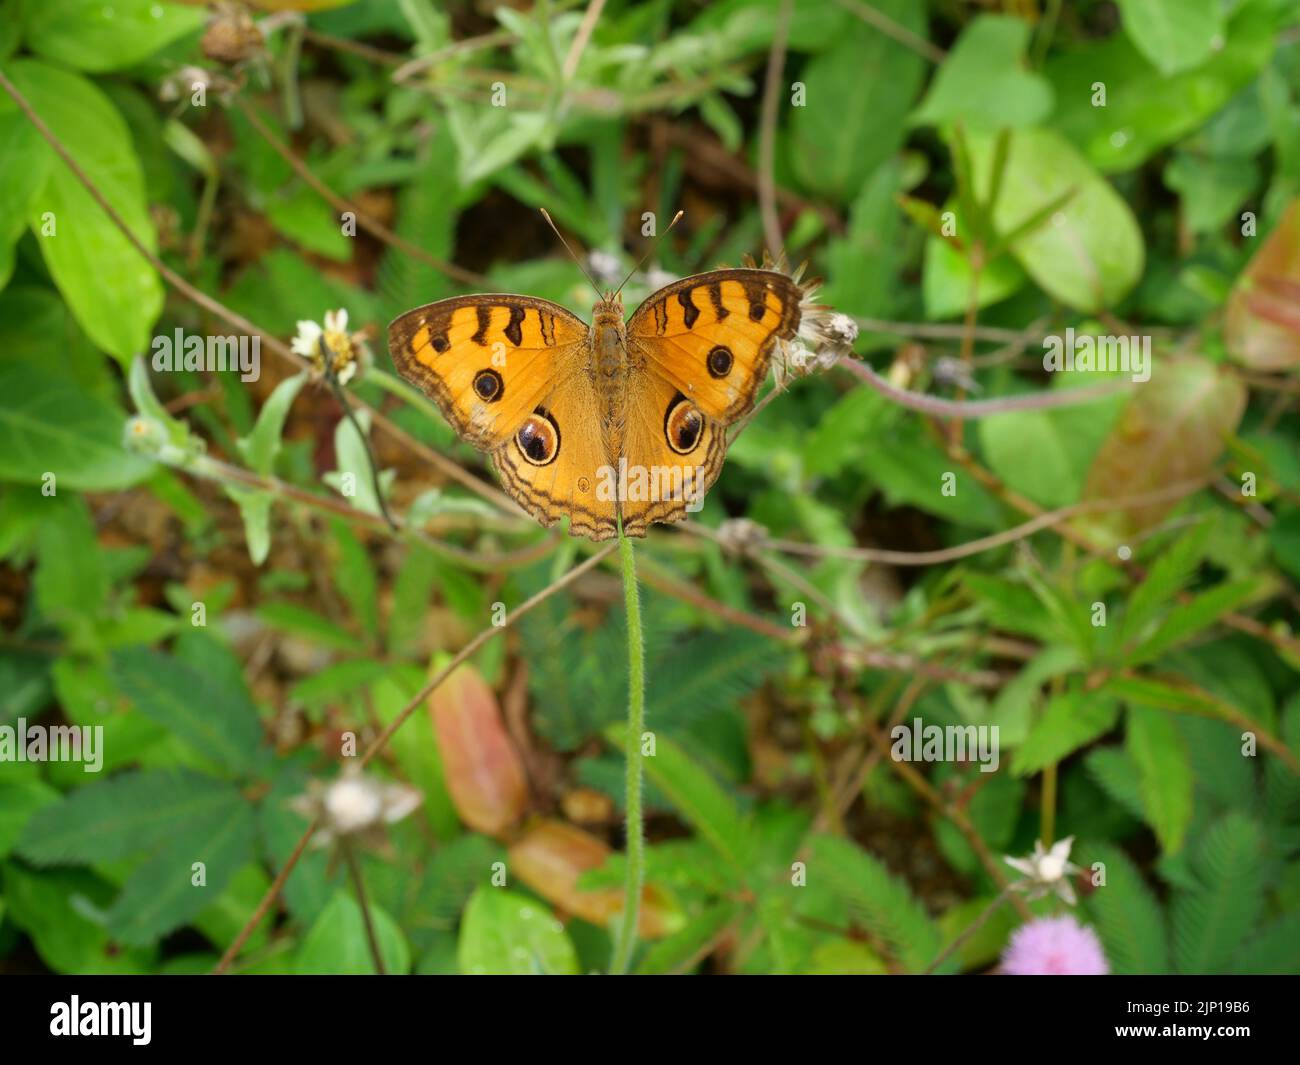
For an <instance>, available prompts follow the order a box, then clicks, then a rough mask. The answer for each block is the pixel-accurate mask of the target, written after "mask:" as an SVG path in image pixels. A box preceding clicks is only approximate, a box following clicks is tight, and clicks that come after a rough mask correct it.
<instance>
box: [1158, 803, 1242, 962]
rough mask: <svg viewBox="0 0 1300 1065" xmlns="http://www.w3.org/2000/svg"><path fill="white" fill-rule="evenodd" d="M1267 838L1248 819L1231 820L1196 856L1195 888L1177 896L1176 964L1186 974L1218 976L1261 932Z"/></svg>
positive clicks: (1219, 825) (1209, 834)
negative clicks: (1257, 931)
mask: <svg viewBox="0 0 1300 1065" xmlns="http://www.w3.org/2000/svg"><path fill="white" fill-rule="evenodd" d="M1263 851H1264V836H1263V832H1262V831H1261V829H1260V827H1259V825H1258V824H1257V823H1256V822H1255V821H1252V820H1251V819H1250V818H1249V817H1247V816H1246V815H1245V814H1243V813H1239V812H1234V813H1230V814H1226V815H1225V816H1224V817H1222V818H1221V819H1220V820H1218V821H1216V822H1215V823H1214V824H1213V825H1211V826H1210V828H1209V829H1208V830H1207V831H1206V833H1205V835H1204V836H1203V837H1202V839H1201V841H1200V845H1199V846H1198V847H1197V848H1196V851H1195V853H1194V855H1193V856H1192V874H1193V877H1194V880H1195V886H1194V887H1193V888H1191V889H1190V890H1185V891H1179V892H1177V893H1176V894H1175V896H1174V900H1173V905H1172V911H1173V930H1174V960H1175V962H1176V963H1177V966H1178V971H1179V972H1181V973H1192V974H1201V973H1217V972H1224V971H1226V970H1227V969H1228V967H1229V965H1230V963H1231V960H1232V957H1233V955H1234V954H1236V952H1237V950H1238V949H1239V948H1240V946H1241V944H1242V942H1243V941H1244V940H1246V938H1247V937H1248V936H1249V934H1250V932H1251V930H1252V929H1254V928H1256V927H1257V926H1258V922H1259V917H1260V914H1261V912H1262V911H1263V907H1264V869H1263Z"/></svg>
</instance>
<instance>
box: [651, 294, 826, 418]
mask: <svg viewBox="0 0 1300 1065" xmlns="http://www.w3.org/2000/svg"><path fill="white" fill-rule="evenodd" d="M800 299H801V292H800V289H799V286H798V285H797V284H796V283H795V282H794V281H793V280H791V279H790V278H789V277H788V276H786V275H785V274H783V273H778V272H776V271H774V270H714V271H712V272H710V273H705V274H696V275H695V276H693V277H687V278H684V279H683V280H681V281H678V282H676V283H674V284H672V285H669V286H667V287H666V288H662V289H660V290H659V291H658V292H656V293H654V294H653V295H652V296H650V297H649V298H648V299H647V300H646V301H645V302H644V303H643V304H641V306H640V307H638V308H637V310H636V313H634V314H633V315H632V318H631V320H630V321H629V322H628V325H627V335H628V345H629V347H635V348H636V350H637V353H638V354H641V355H643V356H644V358H645V361H646V366H647V369H648V370H650V371H651V372H652V373H655V374H658V375H659V376H661V377H663V378H664V379H665V380H666V381H668V382H669V383H671V384H672V385H673V386H674V388H675V389H676V390H677V391H679V392H681V393H682V395H684V396H686V397H688V398H689V399H690V400H692V401H693V402H694V403H695V404H696V406H698V407H699V409H700V410H701V411H702V412H703V413H704V414H705V415H706V416H707V417H709V418H710V419H713V420H714V421H718V422H721V423H722V424H723V425H730V424H731V423H732V422H734V421H736V420H737V419H738V418H740V417H742V416H743V415H744V414H746V413H747V412H748V411H749V409H750V408H751V407H752V406H753V405H754V397H755V395H756V393H757V392H758V389H759V386H760V385H762V383H763V381H764V380H765V379H766V377H767V371H768V367H769V366H770V365H771V360H772V351H773V349H774V348H775V347H776V344H777V342H778V341H781V340H791V339H793V338H794V335H795V333H796V332H797V331H798V329H799V317H800V307H799V303H800Z"/></svg>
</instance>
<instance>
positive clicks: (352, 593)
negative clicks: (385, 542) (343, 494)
mask: <svg viewBox="0 0 1300 1065" xmlns="http://www.w3.org/2000/svg"><path fill="white" fill-rule="evenodd" d="M330 528H331V529H332V530H333V533H334V539H335V541H336V542H337V543H338V547H339V560H338V564H337V565H336V566H335V569H334V581H335V583H336V584H337V585H338V589H339V591H340V592H341V593H342V594H343V598H344V599H346V600H347V603H348V606H349V607H351V609H352V615H353V616H354V617H355V618H356V619H357V621H358V622H360V624H361V629H362V631H363V632H364V633H365V635H366V636H367V637H368V638H369V640H370V641H371V642H372V643H373V642H375V641H377V640H378V639H379V585H378V582H377V581H376V580H375V570H374V566H373V564H372V563H371V561H370V555H369V554H368V553H367V552H366V549H365V547H363V546H362V544H361V541H360V540H358V539H357V538H356V535H355V534H354V533H353V532H352V530H351V529H350V528H348V526H347V524H346V523H345V522H344V521H343V520H342V519H341V518H338V519H334V520H332V521H331V522H330Z"/></svg>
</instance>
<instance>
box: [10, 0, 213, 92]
mask: <svg viewBox="0 0 1300 1065" xmlns="http://www.w3.org/2000/svg"><path fill="white" fill-rule="evenodd" d="M204 21H205V16H204V13H203V11H202V10H201V9H199V8H196V7H187V6H181V5H179V4H173V3H166V2H164V0H41V2H40V3H38V4H28V5H26V17H25V31H26V32H25V39H26V43H27V47H28V48H30V49H31V50H32V51H33V52H35V53H36V54H37V55H40V56H44V57H45V58H46V59H52V60H54V61H55V62H56V63H61V64H63V65H64V66H69V67H74V68H76V69H78V70H85V71H89V72H91V73H95V74H98V73H101V72H103V71H105V70H121V69H123V68H124V67H130V66H134V65H135V64H137V63H138V62H140V60H142V59H147V58H148V57H149V56H151V55H153V54H154V52H156V51H158V50H159V49H160V48H162V47H164V46H165V45H168V44H170V43H171V42H172V41H174V40H176V39H177V38H178V37H183V36H184V35H185V34H187V33H193V32H196V31H197V30H198V29H200V28H201V27H202V26H203V23H204Z"/></svg>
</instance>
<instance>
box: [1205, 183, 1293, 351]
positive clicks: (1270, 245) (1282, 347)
mask: <svg viewBox="0 0 1300 1065" xmlns="http://www.w3.org/2000/svg"><path fill="white" fill-rule="evenodd" d="M1223 338H1224V342H1225V343H1226V345H1227V348H1228V352H1229V354H1231V355H1232V357H1233V358H1234V359H1236V360H1237V361H1238V362H1240V363H1242V364H1244V365H1246V366H1250V367H1252V368H1253V369H1256V370H1284V369H1286V368H1288V367H1290V366H1295V365H1298V364H1300V200H1297V201H1295V202H1294V203H1292V204H1291V206H1290V207H1289V208H1287V211H1286V214H1284V215H1283V216H1282V221H1281V222H1279V223H1278V226H1277V228H1276V229H1275V230H1273V232H1272V233H1270V234H1269V236H1268V239H1267V240H1265V241H1264V246H1263V247H1261V248H1260V249H1259V251H1257V252H1256V253H1255V257H1254V258H1253V259H1251V260H1250V263H1249V264H1248V265H1247V267H1246V269H1245V270H1243V271H1242V274H1241V277H1239V278H1238V279H1237V284H1236V286H1235V287H1234V288H1233V290H1232V295H1231V296H1229V297H1228V308H1227V313H1226V315H1225V317H1224V326H1223Z"/></svg>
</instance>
